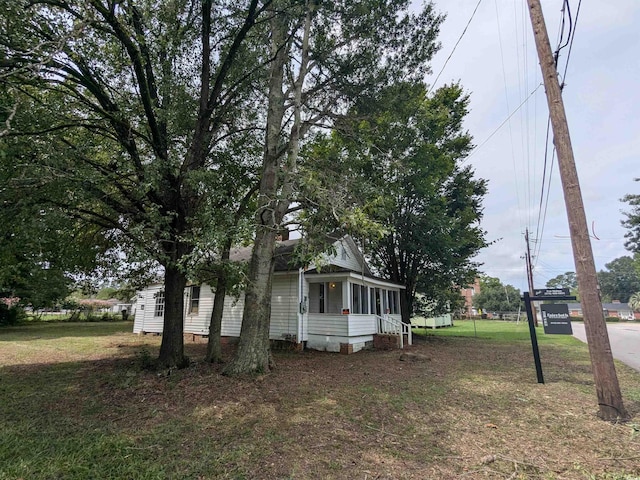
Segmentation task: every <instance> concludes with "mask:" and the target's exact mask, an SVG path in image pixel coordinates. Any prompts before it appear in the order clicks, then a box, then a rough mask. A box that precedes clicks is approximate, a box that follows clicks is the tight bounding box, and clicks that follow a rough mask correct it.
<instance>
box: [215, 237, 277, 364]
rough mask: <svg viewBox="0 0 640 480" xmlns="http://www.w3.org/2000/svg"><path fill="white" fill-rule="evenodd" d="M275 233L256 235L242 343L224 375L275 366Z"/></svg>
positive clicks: (241, 331)
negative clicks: (272, 327)
mask: <svg viewBox="0 0 640 480" xmlns="http://www.w3.org/2000/svg"><path fill="white" fill-rule="evenodd" d="M275 241H276V240H275V233H274V232H273V231H272V230H271V229H270V228H265V227H261V228H260V229H259V231H258V232H257V237H256V240H255V245H254V247H253V252H252V255H251V263H250V264H249V283H248V285H247V289H246V291H245V298H244V312H243V315H242V328H241V330H240V343H239V344H238V351H237V352H236V355H235V357H234V358H233V360H232V361H231V363H229V365H227V367H226V368H225V369H224V372H223V373H224V374H225V375H241V374H245V373H249V374H255V373H266V372H268V371H269V370H270V369H271V368H272V367H273V366H274V365H273V360H272V359H271V353H270V348H269V324H270V319H271V279H272V277H273V268H274V258H273V253H274V249H275Z"/></svg>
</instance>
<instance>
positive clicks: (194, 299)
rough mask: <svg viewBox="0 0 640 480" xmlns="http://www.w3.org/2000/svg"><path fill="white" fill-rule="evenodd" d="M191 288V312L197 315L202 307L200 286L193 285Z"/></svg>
mask: <svg viewBox="0 0 640 480" xmlns="http://www.w3.org/2000/svg"><path fill="white" fill-rule="evenodd" d="M189 290H190V291H189V313H190V314H194V315H197V314H198V310H199V309H200V287H199V286H193V287H191V288H190V289H189Z"/></svg>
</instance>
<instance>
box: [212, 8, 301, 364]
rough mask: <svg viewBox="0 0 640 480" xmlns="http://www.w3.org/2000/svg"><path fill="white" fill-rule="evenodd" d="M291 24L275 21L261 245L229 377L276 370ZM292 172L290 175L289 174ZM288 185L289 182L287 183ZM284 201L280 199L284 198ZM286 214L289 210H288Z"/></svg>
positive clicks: (258, 240) (260, 212) (256, 246)
mask: <svg viewBox="0 0 640 480" xmlns="http://www.w3.org/2000/svg"><path fill="white" fill-rule="evenodd" d="M287 31H288V21H287V19H286V16H285V14H283V13H280V14H275V15H274V16H273V17H272V19H271V52H272V55H273V61H272V63H271V71H270V75H269V107H268V111H267V125H266V134H265V149H264V158H263V168H262V176H261V178H260V191H259V196H258V205H259V208H258V211H257V212H256V217H255V218H256V225H257V227H256V239H255V243H254V246H253V251H252V253H251V262H250V263H249V277H248V284H247V289H246V292H245V299H244V312H243V316H242V328H241V330H240V343H239V345H238V351H237V352H236V355H235V357H234V359H233V360H232V361H231V363H230V364H229V365H228V366H227V367H226V368H225V369H224V372H223V373H224V374H225V375H240V374H243V373H264V372H268V371H269V369H270V367H271V366H272V365H273V361H272V359H271V354H270V350H269V325H270V321H271V281H272V276H273V269H274V258H273V254H274V251H275V244H276V232H277V231H278V230H279V228H280V223H281V221H282V217H283V215H284V210H283V206H284V205H285V204H286V202H287V199H286V198H283V196H286V195H285V194H283V192H282V191H280V189H281V188H280V187H281V186H282V182H281V181H280V180H281V179H280V178H279V175H283V176H285V177H286V175H287V172H284V171H283V172H280V171H279V170H280V163H281V162H280V159H281V158H282V156H283V152H282V148H281V147H282V145H281V131H282V120H283V117H284V112H285V95H284V92H283V86H284V67H285V63H286V60H287V58H288V55H289V48H290V44H289V42H288V41H287ZM289 171H291V170H289ZM283 182H285V183H286V182H287V179H286V178H284V179H283ZM279 197H280V198H279ZM285 210H286V209H285Z"/></svg>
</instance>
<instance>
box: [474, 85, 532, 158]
mask: <svg viewBox="0 0 640 480" xmlns="http://www.w3.org/2000/svg"><path fill="white" fill-rule="evenodd" d="M541 86H542V83H540V84H538V86H537V87H536V88H534V89H533V91H532V92H531V93H530V94H529V96H528V97H527V98H525V99H524V100H523V101H522V103H521V104H520V105H518V106H517V107H516V109H515V110H514V111H513V112H511V113H510V114H509V116H508V117H507V118H505V119H504V120H503V121H502V123H501V124H500V125H498V127H497V128H496V129H495V130H494V131H493V132H492V133H491V135H489V136H488V137H487V138H485V139H484V141H483V142H482V143H480V144H479V145H478V146H477V147H476V148H474V149H473V150H471V152H470V153H469V155H467V157H466V158H465V159H464V161H465V162H466V161H467V160H469V158H471V156H472V155H473V154H475V153H476V152H477V151H478V150H480V148H482V147H483V146H484V144H485V143H487V142H488V141H489V140H491V138H493V136H494V135H495V134H496V133H498V131H499V130H500V129H501V128H502V127H504V125H505V123H507V122H508V121H509V120H510V119H511V117H513V116H514V115H515V114H516V113H518V111H519V110H520V109H521V108H522V107H523V106H524V105H525V104H526V103H527V102H528V101H529V99H530V98H531V97H532V96H533V95H534V94H535V93H536V92H537V91H538V89H539V88H540V87H541Z"/></svg>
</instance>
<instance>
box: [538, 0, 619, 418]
mask: <svg viewBox="0 0 640 480" xmlns="http://www.w3.org/2000/svg"><path fill="white" fill-rule="evenodd" d="M527 3H528V5H529V13H530V16H531V24H532V26H533V34H534V37H535V41H536V48H537V50H538V58H539V60H540V68H541V69H542V77H543V80H544V86H545V90H546V94H547V103H548V104H549V114H550V116H551V125H552V127H553V144H554V145H555V147H556V151H557V153H558V165H559V170H560V179H561V181H562V190H563V192H564V201H565V206H566V208H567V217H568V220H569V233H570V235H571V246H572V248H573V258H574V262H575V265H576V274H577V276H578V289H579V290H580V299H581V303H582V315H583V317H584V327H585V331H586V334H587V343H588V345H589V354H590V356H591V368H592V370H593V377H594V382H595V386H596V393H597V396H598V405H599V416H600V418H602V419H604V420H609V421H614V420H626V419H628V415H627V412H626V410H625V408H624V404H623V402H622V394H621V393H620V385H619V384H618V376H617V374H616V369H615V365H614V363H613V355H612V354H611V345H610V343H609V334H608V333H607V324H606V323H605V320H604V314H603V312H602V303H601V301H600V293H599V290H598V280H597V277H596V267H595V263H594V261H593V251H592V250H591V240H590V239H589V230H588V226H587V219H586V215H585V212H584V205H583V203H582V193H581V192H580V183H579V181H578V173H577V171H576V165H575V160H574V158H573V149H572V147H571V139H570V137H569V127H568V125H567V117H566V115H565V110H564V103H563V102H562V94H561V90H560V84H559V83H558V73H557V71H556V65H555V61H554V58H553V54H552V53H551V44H550V43H549V36H548V35H547V27H546V25H545V23H544V17H543V15H542V8H541V6H540V0H527Z"/></svg>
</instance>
